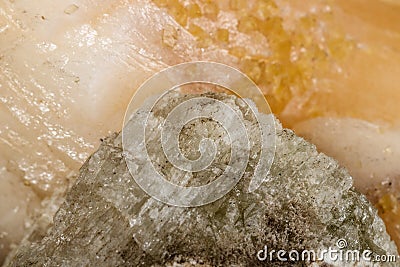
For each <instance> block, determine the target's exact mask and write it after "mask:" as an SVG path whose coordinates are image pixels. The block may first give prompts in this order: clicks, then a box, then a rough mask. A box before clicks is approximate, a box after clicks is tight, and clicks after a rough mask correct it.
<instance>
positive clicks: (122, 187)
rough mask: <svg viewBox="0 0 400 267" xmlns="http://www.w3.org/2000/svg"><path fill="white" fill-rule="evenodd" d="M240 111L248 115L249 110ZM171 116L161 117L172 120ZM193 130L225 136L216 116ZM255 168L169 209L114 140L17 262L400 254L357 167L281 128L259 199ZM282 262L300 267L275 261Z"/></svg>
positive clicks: (245, 261) (151, 262)
mask: <svg viewBox="0 0 400 267" xmlns="http://www.w3.org/2000/svg"><path fill="white" fill-rule="evenodd" d="M189 97H190V96H189ZM216 97H218V98H219V99H220V100H221V101H224V102H226V103H230V104H231V105H234V104H238V103H239V102H238V101H239V100H238V99H236V98H235V97H234V96H226V95H222V94H221V95H218V96H216ZM187 98H188V96H181V97H178V98H176V99H174V100H173V101H172V100H171V101H169V102H168V103H170V105H171V106H168V105H167V106H162V108H164V109H165V110H170V108H171V107H172V106H175V105H177V104H178V103H179V102H181V101H183V99H187ZM237 109H239V110H241V111H242V112H243V114H245V111H246V107H243V106H239V105H238V107H237ZM165 110H163V109H161V111H159V112H155V113H153V115H154V117H152V118H153V119H154V120H156V121H157V120H162V119H163V118H165V117H166V115H167V114H166V113H165V112H163V111H165ZM248 119H249V120H251V117H248ZM249 122H250V124H251V123H254V122H251V121H249ZM213 125H214V126H213ZM202 126H203V127H202ZM187 127H194V129H201V128H204V129H207V131H204V132H205V133H203V134H204V135H207V134H208V135H211V136H212V135H213V133H214V132H213V131H219V130H218V129H216V127H218V125H215V124H213V123H212V122H209V121H207V120H196V121H194V122H192V123H191V124H189V125H188V126H187ZM212 127H215V128H212ZM186 133H191V131H190V129H188V130H187V131H186V132H185V131H183V133H182V135H183V136H181V139H180V140H181V142H184V141H185V138H186V141H187V140H188V138H191V137H189V136H184V135H185V134H186ZM251 133H252V132H251ZM152 136H153V137H152V138H154V136H156V134H152ZM185 144H186V145H187V144H188V143H185ZM219 145H223V142H221V143H219ZM197 148H198V146H197V144H196V142H194V143H193V145H192V147H189V148H188V149H185V148H183V150H185V151H186V152H187V153H193V154H194V153H197ZM252 148H253V149H257V148H259V146H257V145H254V146H252ZM155 151H157V150H155ZM187 156H188V157H189V158H190V156H191V155H187ZM192 156H193V155H192ZM250 165H251V160H250V163H249V166H250ZM167 166H169V165H168V164H166V163H165V166H164V167H167ZM171 168H172V167H171ZM251 169H252V168H251V166H250V167H249V168H248V169H247V173H246V174H245V176H244V178H243V179H242V180H241V181H240V182H239V183H238V185H237V186H236V187H235V188H234V190H232V191H231V192H230V193H229V194H228V195H226V196H225V197H223V198H222V199H220V200H218V201H216V202H214V203H212V204H209V205H206V206H202V207H198V208H180V207H173V206H168V205H166V204H163V203H161V202H158V201H157V200H155V199H153V198H151V197H150V196H148V195H147V194H146V193H144V192H143V191H142V190H141V189H140V188H139V187H138V185H137V184H136V183H135V181H134V180H133V179H132V176H131V174H130V173H129V171H128V169H127V166H126V163H125V159H124V154H123V151H122V144H121V135H120V134H114V135H112V136H111V137H109V138H108V139H106V140H105V141H104V142H103V144H102V145H101V147H100V148H99V150H98V151H97V152H96V153H94V154H93V155H92V156H91V157H90V158H89V159H88V160H87V161H86V163H85V164H84V165H83V167H82V168H81V172H80V176H79V178H78V180H77V182H76V184H75V185H74V186H73V187H72V188H71V189H70V190H69V192H68V193H67V195H66V200H65V202H64V203H63V204H62V205H61V208H60V209H59V211H58V212H57V214H56V216H55V217H54V220H53V224H52V225H49V228H48V229H46V226H43V225H42V226H41V227H39V226H37V227H36V229H37V231H34V232H33V233H32V234H31V235H30V236H28V237H27V238H26V239H25V240H24V242H23V243H22V245H21V246H20V247H19V248H18V250H17V251H16V253H15V254H14V256H13V258H12V259H11V261H10V262H9V266H28V265H29V266H30V265H33V266H139V265H140V266H160V265H162V266H171V265H172V266H179V265H173V264H179V263H185V262H186V263H187V264H189V266H190V264H193V265H207V264H208V265H212V266H217V265H218V266H221V265H223V266H232V265H235V266H258V265H263V264H265V262H260V261H259V260H258V259H257V257H256V254H257V251H259V250H260V249H262V248H264V246H265V245H267V246H268V247H269V248H271V249H275V250H279V249H284V250H286V251H290V250H292V249H296V250H298V251H302V250H304V249H314V250H318V249H324V248H328V247H334V246H335V244H336V242H337V240H338V239H341V238H342V239H345V240H346V241H347V242H348V247H347V249H349V250H350V249H351V250H354V249H358V250H365V249H369V250H372V251H373V253H375V254H393V255H397V252H396V248H395V245H394V243H393V242H391V241H390V238H389V236H388V235H387V233H386V231H385V226H384V224H383V222H382V220H381V219H380V218H379V217H378V216H377V212H376V210H375V209H374V208H373V207H372V205H371V204H370V203H369V202H368V200H367V199H366V198H365V197H364V196H363V195H362V194H360V193H358V192H356V191H355V190H354V189H353V187H352V178H351V177H350V176H349V175H348V173H347V171H346V170H345V169H343V168H341V167H340V166H338V164H337V162H336V161H335V160H333V159H331V158H329V157H327V156H325V155H324V154H320V153H318V152H317V151H316V149H315V147H314V146H313V145H311V144H309V143H308V142H306V141H305V140H303V139H302V138H299V137H297V136H295V134H294V133H293V132H292V131H290V130H287V129H282V128H281V126H280V124H279V123H278V122H277V130H276V155H275V160H274V163H273V165H272V168H271V171H270V174H269V176H268V177H267V180H266V181H265V182H264V183H263V185H262V186H261V187H260V188H259V189H257V190H256V191H255V192H254V193H248V192H247V185H248V182H249V181H248V179H247V178H248V175H250V174H249V173H248V172H250V171H251ZM169 171H170V172H171V173H173V172H172V169H169ZM246 177H247V178H246ZM39 230H40V231H39ZM38 233H41V234H40V235H39V234H38ZM42 235H44V238H42ZM190 262H192V263H190ZM297 264H298V265H299V266H303V265H305V263H304V262H298V263H297ZM317 264H318V265H323V264H324V262H317ZM336 264H337V265H338V266H343V265H344V263H336ZM358 264H360V265H359V266H365V265H364V264H365V263H362V262H361V263H358ZM274 265H277V266H286V265H288V266H293V263H287V262H286V263H285V262H278V261H275V262H274ZM183 266H186V265H183ZM325 266H326V265H325ZM351 266H353V265H351Z"/></svg>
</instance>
